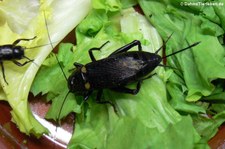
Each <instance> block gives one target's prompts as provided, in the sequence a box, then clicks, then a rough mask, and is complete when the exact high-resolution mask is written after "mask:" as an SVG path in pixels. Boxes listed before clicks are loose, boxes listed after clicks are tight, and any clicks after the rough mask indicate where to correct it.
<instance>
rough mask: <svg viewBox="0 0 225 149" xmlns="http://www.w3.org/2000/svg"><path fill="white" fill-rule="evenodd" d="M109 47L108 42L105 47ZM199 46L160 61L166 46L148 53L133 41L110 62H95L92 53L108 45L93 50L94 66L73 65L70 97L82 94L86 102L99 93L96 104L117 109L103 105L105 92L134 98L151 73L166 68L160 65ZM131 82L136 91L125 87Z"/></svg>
mask: <svg viewBox="0 0 225 149" xmlns="http://www.w3.org/2000/svg"><path fill="white" fill-rule="evenodd" d="M169 38H170V37H169ZM169 38H168V39H169ZM168 39H167V41H168ZM167 41H166V42H167ZM107 43H108V42H106V43H105V44H107ZM199 43H200V42H196V43H194V44H192V45H190V46H188V47H186V48H184V49H181V50H179V51H177V52H174V53H172V54H169V55H167V56H164V57H161V56H160V55H158V54H157V53H158V52H159V51H160V50H161V49H162V47H163V46H162V47H160V48H159V49H158V50H157V51H156V52H155V53H150V52H145V51H142V46H141V43H140V41H138V40H134V41H133V42H131V43H129V44H127V45H125V46H123V47H121V48H119V49H117V50H116V51H114V52H113V53H111V54H110V55H109V56H108V57H107V58H104V59H100V60H96V59H95V57H94V55H93V51H95V50H97V51H100V49H101V48H102V47H103V46H104V45H105V44H103V45H102V46H101V47H99V48H92V49H90V50H89V51H88V52H89V56H90V58H91V60H92V62H90V63H87V64H85V65H83V64H80V63H76V62H75V63H74V66H75V67H76V70H75V71H74V72H73V73H72V74H71V75H70V76H69V78H68V80H67V83H68V88H69V92H68V94H69V93H70V92H72V93H76V94H80V95H82V96H84V101H86V100H87V99H88V97H89V96H90V95H91V94H92V92H93V91H97V97H96V101H97V103H100V104H111V105H112V106H113V107H114V105H113V104H112V103H111V102H110V101H101V96H102V92H103V89H110V90H113V91H117V92H122V93H128V94H133V95H135V94H137V93H138V92H139V90H140V88H141V82H142V81H143V80H145V79H148V78H150V77H151V76H152V75H154V74H150V73H151V72H152V71H153V70H154V69H155V68H156V67H157V66H164V65H162V64H160V63H161V62H162V60H163V59H165V58H166V57H169V56H172V55H174V54H177V53H179V52H182V51H184V50H187V49H189V48H192V47H194V46H196V45H197V44H199ZM134 46H138V51H129V50H130V49H131V48H132V47H134ZM165 67H167V66H165ZM132 82H137V85H136V88H135V89H130V88H127V87H126V85H128V84H130V83H132ZM68 94H67V95H68ZM66 97H67V96H66ZM66 97H65V99H66ZM65 99H64V101H65ZM114 110H115V107H114Z"/></svg>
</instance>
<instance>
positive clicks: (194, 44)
mask: <svg viewBox="0 0 225 149" xmlns="http://www.w3.org/2000/svg"><path fill="white" fill-rule="evenodd" d="M199 43H200V41H199V42H196V43H193V44H192V45H190V46H188V47H186V48H184V49H181V50H179V51H176V52H174V53H171V54H169V55H166V56H164V57H162V59H164V58H167V57H170V56H172V55H175V54H177V53H180V52H182V51H185V50H187V49H190V48H192V47H194V46H196V45H198V44H199Z"/></svg>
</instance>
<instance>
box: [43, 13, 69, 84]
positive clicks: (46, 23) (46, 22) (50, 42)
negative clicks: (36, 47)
mask: <svg viewBox="0 0 225 149" xmlns="http://www.w3.org/2000/svg"><path fill="white" fill-rule="evenodd" d="M44 19H45V27H46V29H47V34H48V40H49V42H50V45H51V47H52V49H54V48H53V45H52V41H51V38H50V35H49V29H48V25H47V20H46V15H45V11H44ZM54 55H55V58H56V60H57V62H58V64H59V67H60V69H61V70H62V73H63V76H64V77H65V79H66V81H67V80H68V79H67V77H66V74H65V72H64V71H63V68H62V65H61V64H60V62H59V59H58V57H57V55H56V54H54Z"/></svg>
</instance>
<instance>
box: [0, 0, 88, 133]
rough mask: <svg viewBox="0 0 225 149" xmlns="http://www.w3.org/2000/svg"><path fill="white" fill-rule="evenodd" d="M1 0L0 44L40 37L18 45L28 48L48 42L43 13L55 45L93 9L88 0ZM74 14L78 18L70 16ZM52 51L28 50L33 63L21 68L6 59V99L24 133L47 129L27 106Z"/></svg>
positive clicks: (43, 47) (47, 48)
mask: <svg viewBox="0 0 225 149" xmlns="http://www.w3.org/2000/svg"><path fill="white" fill-rule="evenodd" d="M0 3H1V5H0V17H1V18H0V20H1V24H0V25H1V26H0V32H1V40H0V45H4V44H11V43H13V42H14V41H15V40H16V39H19V38H32V37H34V36H37V38H36V39H34V40H32V41H29V42H21V43H19V45H22V46H24V47H27V48H29V47H35V46H40V45H46V44H49V39H48V35H47V30H46V26H45V18H44V12H45V15H46V20H47V24H48V28H49V34H50V37H51V40H52V41H53V42H54V43H55V45H56V44H57V43H58V42H59V41H60V40H62V39H63V38H64V37H65V36H66V35H67V34H68V33H69V32H70V31H71V30H72V29H73V28H74V27H75V26H76V25H77V24H78V23H79V22H80V21H81V20H82V19H83V18H84V17H85V15H86V14H87V12H88V11H89V10H90V1H89V0H83V1H79V2H78V1H76V0H73V1H69V2H62V1H60V0H52V1H49V2H43V1H40V2H39V3H38V2H37V1H34V0H32V1H27V0H22V1H18V2H17V5H15V1H11V0H10V1H1V2H0ZM68 6H70V7H68ZM71 6H73V7H71ZM14 7H16V8H14ZM19 8H20V9H19ZM31 10H32V11H31ZM65 10H66V11H65ZM78 10H79V11H78ZM31 12H32V13H31ZM75 13H76V17H74V16H72V15H71V14H75ZM65 18H67V19H68V20H69V21H67V23H64V21H62V20H63V19H65ZM55 45H54V46H55ZM51 51H52V48H51V46H50V45H49V46H42V47H40V48H34V49H26V50H25V55H26V56H27V57H29V58H30V59H34V62H33V63H30V64H27V65H26V66H24V67H18V66H16V65H15V64H13V63H12V62H7V61H4V62H3V63H4V68H5V74H6V80H7V82H8V83H9V84H8V85H7V84H6V83H5V81H4V80H3V77H2V73H1V77H0V82H1V85H2V88H3V91H4V94H5V96H6V98H5V100H7V101H8V102H9V104H10V106H11V107H12V109H13V110H12V111H11V114H12V119H13V121H14V122H15V123H16V124H17V125H18V127H19V129H20V130H21V131H22V132H24V133H26V134H30V133H33V134H34V135H36V136H38V137H39V136H40V135H41V134H42V133H44V132H47V130H46V128H44V127H43V126H42V125H41V124H40V123H39V122H38V121H37V120H36V119H35V118H34V116H33V114H32V112H31V110H30V108H29V106H28V102H27V98H28V93H29V90H30V87H31V84H32V81H33V79H34V77H35V75H36V73H37V71H38V68H39V67H40V65H41V64H42V62H43V61H44V59H45V58H46V57H47V56H48V55H49V53H50V52H51ZM4 94H2V95H4Z"/></svg>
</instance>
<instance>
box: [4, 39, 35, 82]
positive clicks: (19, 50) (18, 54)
mask: <svg viewBox="0 0 225 149" xmlns="http://www.w3.org/2000/svg"><path fill="white" fill-rule="evenodd" d="M35 38H36V36H35V37H33V38H30V39H25V38H22V39H17V40H16V41H14V42H13V43H12V44H6V45H0V65H1V68H2V74H3V78H4V81H5V83H6V84H7V85H8V82H7V81H6V78H5V70H4V65H3V62H4V61H12V62H13V63H14V64H16V65H17V66H24V65H26V64H27V63H29V62H32V61H33V60H31V59H29V58H28V57H26V56H25V55H24V49H27V48H25V47H22V46H19V45H17V44H18V43H19V42H20V41H30V40H33V39H35ZM23 58H25V59H27V61H25V62H24V63H20V62H18V61H17V60H21V59H23Z"/></svg>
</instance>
